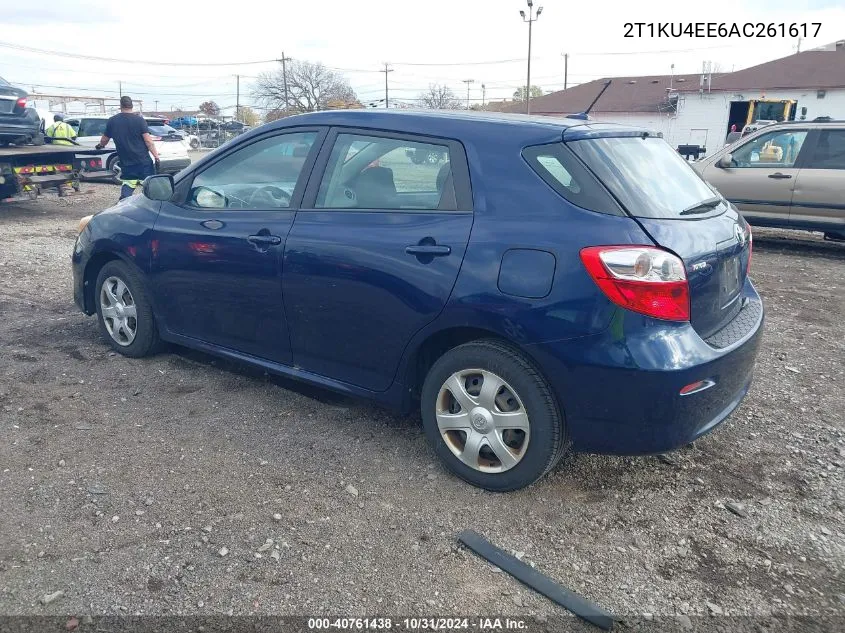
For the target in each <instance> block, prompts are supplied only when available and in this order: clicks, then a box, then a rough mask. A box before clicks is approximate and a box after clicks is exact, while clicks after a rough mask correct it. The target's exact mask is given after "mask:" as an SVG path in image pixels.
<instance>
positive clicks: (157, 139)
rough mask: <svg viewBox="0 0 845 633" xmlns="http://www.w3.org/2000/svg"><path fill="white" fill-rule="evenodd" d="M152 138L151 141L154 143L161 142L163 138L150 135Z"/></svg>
mask: <svg viewBox="0 0 845 633" xmlns="http://www.w3.org/2000/svg"><path fill="white" fill-rule="evenodd" d="M150 138H151V139H153V140H154V141H160V140H161V137H160V136H153V135H150Z"/></svg>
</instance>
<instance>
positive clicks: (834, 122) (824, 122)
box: [760, 118, 845, 130]
mask: <svg viewBox="0 0 845 633" xmlns="http://www.w3.org/2000/svg"><path fill="white" fill-rule="evenodd" d="M796 125H798V126H808V125H809V126H812V127H831V126H832V127H845V119H826V118H818V119H806V120H804V121H780V122H778V123H773V124H771V125H761V126H760V129H761V130H762V129H764V128H765V129H771V128H780V127H785V128H788V127H793V126H796Z"/></svg>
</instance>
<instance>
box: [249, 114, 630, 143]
mask: <svg viewBox="0 0 845 633" xmlns="http://www.w3.org/2000/svg"><path fill="white" fill-rule="evenodd" d="M269 125H270V126H272V127H277V128H281V127H291V126H303V125H332V126H342V127H360V128H367V129H373V130H384V131H394V132H400V133H401V132H408V133H416V134H425V135H430V136H446V137H451V138H462V137H465V136H467V137H473V136H474V137H494V136H499V137H500V138H512V139H514V140H515V141H517V140H519V141H525V140H530V141H533V140H535V139H538V138H549V139H551V140H560V139H561V138H562V137H563V134H564V132H566V131H567V130H571V131H573V132H574V131H575V130H574V128H578V131H579V132H580V131H584V132H587V131H589V132H590V133H591V135H592V136H596V135H600V134H603V133H606V135H608V136H610V135H616V134H620V135H621V134H625V133H628V134H632V133H642V132H643V130H641V129H639V128H633V127H629V126H625V125H618V124H615V123H602V122H598V121H584V120H582V119H568V118H565V117H548V116H531V115H525V114H511V113H504V112H476V111H467V110H463V111H462V110H375V109H373V110H324V111H320V112H309V113H305V114H297V115H294V116H290V117H287V118H284V119H279V120H278V121H276V122H274V123H271V124H269ZM266 128H267V126H262V128H258V129H266ZM567 137H569V134H568V135H567ZM573 138H574V137H573ZM550 142H551V141H550Z"/></svg>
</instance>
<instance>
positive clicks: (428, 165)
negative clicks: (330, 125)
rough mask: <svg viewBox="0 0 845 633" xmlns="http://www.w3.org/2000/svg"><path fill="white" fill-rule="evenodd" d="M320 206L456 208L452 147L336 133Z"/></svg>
mask: <svg viewBox="0 0 845 633" xmlns="http://www.w3.org/2000/svg"><path fill="white" fill-rule="evenodd" d="M316 207H317V208H318V209H395V210H409V211H411V210H414V211H434V210H440V211H455V210H456V209H457V202H456V199H455V187H454V182H453V176H452V165H451V161H450V153H449V146H448V145H440V144H437V143H429V142H423V141H410V140H407V139H399V138H390V137H382V136H365V135H359V134H338V136H337V139H336V140H335V144H334V147H333V148H332V152H331V155H330V157H329V161H328V164H327V166H326V171H325V174H324V175H323V180H322V182H321V183H320V189H319V192H318V194H317V201H316Z"/></svg>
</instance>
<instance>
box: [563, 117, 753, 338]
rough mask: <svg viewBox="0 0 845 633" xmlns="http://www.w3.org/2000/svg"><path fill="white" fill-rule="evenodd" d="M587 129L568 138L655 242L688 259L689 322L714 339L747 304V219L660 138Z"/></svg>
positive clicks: (576, 129)
mask: <svg viewBox="0 0 845 633" xmlns="http://www.w3.org/2000/svg"><path fill="white" fill-rule="evenodd" d="M579 128H584V129H579ZM589 128H590V126H575V127H573V128H569V129H568V130H567V131H566V132H565V133H564V142H566V144H567V146H568V147H570V148H571V149H572V150H573V151H574V152H575V153H576V154H577V155H578V156H579V157H580V158H581V160H583V161H584V163H585V164H586V165H587V166H588V167H589V168H590V169H591V170H592V171H593V172H594V173H595V175H596V176H597V177H598V178H599V179H600V180H601V181H602V182H603V183H604V184H605V186H606V187H607V188H608V189H609V190H610V192H611V193H612V194H613V195H614V196H615V197H616V199H617V200H618V201H619V203H620V204H621V205H622V206H623V207H624V209H625V210H626V211H627V213H628V214H629V215H630V216H631V217H633V218H634V219H635V220H636V221H637V222H638V223H639V224H640V226H642V228H643V229H644V230H645V231H646V232H647V233H648V235H649V236H650V237H651V238H652V239H653V240H654V243H655V244H656V245H658V246H660V247H662V248H664V249H666V250H669V251H671V252H672V253H674V254H675V255H677V256H678V257H680V258H681V259H682V260H683V263H684V267H685V272H686V276H687V280H688V284H689V301H690V322H691V323H692V326H693V327H694V328H695V330H696V331H697V332H698V333H699V335H700V336H701V337H702V338H705V339H706V338H708V337H709V336H711V335H712V334H714V333H715V332H718V331H719V330H720V329H722V328H723V327H724V326H725V325H726V324H727V323H728V322H729V321H730V320H731V319H733V318H734V317H735V316H736V315H737V313H738V312H739V311H740V309H741V308H742V299H741V294H742V288H743V286H744V284H745V279H746V276H747V274H748V265H749V262H750V259H751V233H750V229H749V227H748V224H747V223H746V222H745V220H743V218H742V216H741V215H740V214H739V213H738V212H737V211H736V209H734V208H733V207H732V206H731V205H730V204H729V203H728V202H727V201H726V200H725V199H724V198H722V196H720V195H719V194H718V193H717V192H716V191H715V190H714V189H712V188H711V187H710V186H709V185H708V184H707V183H705V182H704V180H702V179H701V177H700V176H698V174H696V173H695V171H693V169H692V168H691V167H690V166H689V164H688V163H687V162H686V161H685V160H684V159H683V158H681V157H680V156H679V155H678V153H677V152H675V151H674V150H672V148H671V147H670V146H669V145H668V144H667V143H665V142H664V141H663V139H662V138H660V137H659V136H655V135H653V134H649V133H646V132H642V131H639V132H635V131H614V130H607V129H604V130H601V131H590V129H589Z"/></svg>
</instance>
